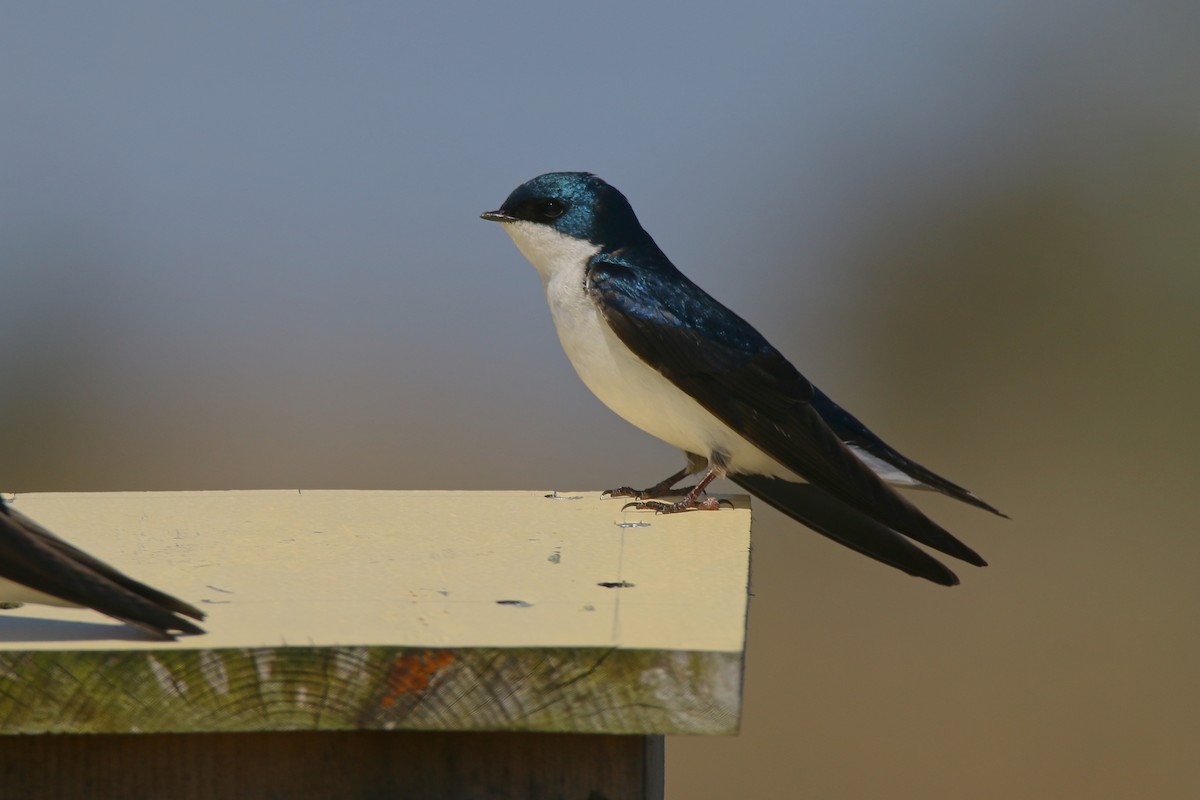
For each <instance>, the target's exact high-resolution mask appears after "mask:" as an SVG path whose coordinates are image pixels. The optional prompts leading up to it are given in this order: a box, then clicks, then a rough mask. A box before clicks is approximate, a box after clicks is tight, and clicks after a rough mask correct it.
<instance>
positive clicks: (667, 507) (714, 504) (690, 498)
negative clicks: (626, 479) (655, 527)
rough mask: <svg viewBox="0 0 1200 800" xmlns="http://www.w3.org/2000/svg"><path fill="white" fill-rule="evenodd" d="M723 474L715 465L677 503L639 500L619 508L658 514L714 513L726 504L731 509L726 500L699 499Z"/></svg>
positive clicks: (730, 504)
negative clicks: (684, 512)
mask: <svg viewBox="0 0 1200 800" xmlns="http://www.w3.org/2000/svg"><path fill="white" fill-rule="evenodd" d="M724 474H725V470H724V469H722V468H721V467H719V466H717V465H715V464H714V465H713V466H712V467H711V468H710V469H709V470H708V472H707V473H706V474H705V476H704V477H703V478H701V479H700V481H699V482H698V483H697V484H696V485H695V486H693V487H692V490H691V491H690V492H688V493H687V494H686V495H685V496H684V498H683V499H682V500H680V501H679V502H678V503H662V502H659V501H657V500H639V501H635V502H632V503H626V504H625V505H623V506H621V510H622V511H624V510H625V509H627V508H637V509H642V510H646V511H655V512H658V513H659V514H675V513H678V512H680V511H716V510H717V509H718V508H720V507H721V503H725V504H727V505H728V506H729V507H730V508H733V503H730V502H729V501H728V500H718V499H716V498H715V497H706V498H704V499H703V500H701V499H699V498H700V495H702V494H704V490H705V489H706V488H707V487H708V485H709V484H710V483H712V482H713V479H715V478H719V477H721V476H722V475H724Z"/></svg>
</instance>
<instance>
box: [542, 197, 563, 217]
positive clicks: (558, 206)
mask: <svg viewBox="0 0 1200 800" xmlns="http://www.w3.org/2000/svg"><path fill="white" fill-rule="evenodd" d="M538 210H539V211H541V213H542V216H543V217H545V218H546V219H557V218H558V217H561V216H562V215H563V212H564V211H566V210H567V207H566V206H565V205H563V204H562V203H561V202H559V201H558V200H547V201H545V202H544V203H542V205H541V208H539V209H538Z"/></svg>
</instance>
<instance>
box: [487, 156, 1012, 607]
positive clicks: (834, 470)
mask: <svg viewBox="0 0 1200 800" xmlns="http://www.w3.org/2000/svg"><path fill="white" fill-rule="evenodd" d="M482 217H483V219H486V220H492V221H494V222H499V223H501V224H502V225H503V226H504V229H505V230H506V231H507V232H508V234H509V236H511V237H512V239H513V241H514V242H516V245H517V247H518V249H520V251H521V253H523V254H524V256H525V257H526V258H527V259H529V261H530V262H531V263H532V264H533V266H534V267H535V268H536V269H537V271H538V274H539V275H540V276H541V278H542V285H543V287H544V289H545V292H546V301H547V302H548V303H549V305H550V314H551V316H552V317H553V319H554V326H555V328H556V329H557V331H558V338H559V341H560V342H561V343H562V346H563V349H564V350H565V351H566V353H567V356H568V358H570V360H571V363H572V365H573V366H574V367H575V371H576V372H577V373H578V374H579V377H580V378H582V379H583V382H584V383H585V384H586V385H587V387H588V388H589V389H591V390H592V392H593V393H594V394H595V395H596V396H597V397H598V398H600V400H601V401H603V402H604V404H605V405H607V406H608V407H609V408H610V409H612V410H613V411H615V412H616V413H617V414H618V415H619V416H621V417H623V418H625V419H626V420H627V421H628V422H630V423H632V424H633V425H636V426H637V427H639V428H641V429H642V430H643V431H645V432H647V433H649V434H651V435H652V436H656V437H658V438H659V439H662V440H663V441H665V442H667V443H668V444H671V445H674V446H675V447H678V448H679V449H680V450H682V451H683V452H684V454H685V456H686V458H687V465H686V466H685V467H684V468H683V469H681V470H680V471H679V472H677V473H675V474H674V475H671V476H670V477H669V478H666V479H665V480H663V481H661V482H660V483H658V484H656V485H655V486H652V487H650V488H649V489H644V490H641V491H637V490H633V489H630V488H629V487H621V488H620V489H614V490H610V491H609V492H606V494H610V495H613V496H624V497H634V498H636V501H637V502H633V503H628V504H626V507H629V506H633V507H635V508H642V509H653V510H655V511H658V512H663V513H672V512H678V511H689V510H694V509H703V510H714V509H716V508H718V507H719V506H718V503H717V502H716V501H714V500H712V499H709V498H704V497H702V495H703V493H704V490H705V488H706V487H707V486H708V484H709V483H710V482H711V481H712V480H713V479H715V478H718V477H728V478H729V479H731V480H732V481H733V482H734V483H736V484H738V485H739V486H741V487H742V488H744V489H746V490H747V491H749V492H750V493H751V494H752V495H754V496H756V497H758V498H760V499H762V500H763V501H765V502H766V503H768V504H769V505H771V506H774V507H775V508H777V509H778V510H780V511H782V512H783V513H784V514H787V515H788V516H790V517H792V518H793V519H795V520H797V521H798V522H801V523H803V524H804V525H807V526H808V527H810V528H812V529H813V530H815V531H817V532H818V533H821V534H824V535H825V536H828V537H829V538H831V539H833V540H835V541H837V542H840V543H842V544H843V545H845V546H847V547H850V548H852V549H854V550H857V551H859V552H860V553H863V554H865V555H867V556H870V557H871V558H874V559H877V560H879V561H882V562H883V563H885V564H890V565H892V566H893V567H897V568H899V569H901V570H903V571H905V572H907V573H909V574H911V575H917V576H919V577H922V578H927V579H928V580H931V581H933V582H935V583H939V584H943V585H945V586H952V585H954V584H956V583H958V577H957V576H956V575H955V574H954V573H953V572H951V571H950V570H949V569H948V568H947V567H946V566H945V565H944V564H942V563H941V562H940V561H938V560H937V559H935V558H933V557H932V556H930V555H929V554H928V553H926V552H925V551H924V550H922V549H921V548H919V547H917V546H916V545H914V544H913V543H912V542H910V541H909V539H912V540H915V541H917V542H920V543H922V544H924V545H927V546H929V547H932V548H934V549H935V550H939V551H941V552H943V553H945V554H947V555H950V556H954V557H955V558H959V559H962V560H963V561H966V562H967V563H969V564H974V565H976V566H980V567H982V566H985V565H986V562H985V561H984V560H983V559H982V558H980V557H979V555H978V554H976V553H975V552H974V551H973V550H971V549H970V548H969V547H967V546H966V545H964V544H963V543H962V542H960V541H958V540H957V539H955V538H954V537H953V536H952V535H950V534H949V533H948V532H947V531H945V530H944V529H942V528H941V527H940V526H939V525H937V523H935V522H933V521H932V520H931V519H929V518H928V517H926V516H925V514H923V513H922V512H921V511H920V510H919V509H918V508H917V507H916V506H915V505H913V504H912V503H911V502H909V501H908V500H907V499H906V498H904V497H902V496H901V495H900V493H899V492H897V491H896V490H894V489H893V488H891V486H890V485H889V484H892V485H896V486H904V487H911V488H920V489H933V490H936V491H939V492H942V493H943V494H947V495H949V496H951V497H953V498H956V499H958V500H961V501H963V502H965V503H969V504H971V505H973V506H977V507H979V508H982V509H985V510H987V511H990V512H992V513H994V514H998V515H1000V516H1004V515H1003V514H1001V512H999V511H997V510H996V509H995V508H993V507H992V506H990V505H988V504H987V503H985V502H983V501H982V500H980V499H979V498H978V497H976V496H975V495H973V494H972V493H971V492H969V491H967V490H966V489H964V488H962V487H961V486H958V485H956V484H954V483H951V482H950V481H948V480H946V479H945V478H942V477H940V476H938V475H936V474H934V473H933V472H931V471H930V470H928V469H926V468H924V467H922V466H921V465H919V464H917V463H915V462H913V461H911V460H909V459H908V458H905V457H904V456H903V455H901V454H900V453H898V452H897V451H896V450H894V449H892V448H891V447H889V446H888V445H887V444H885V443H884V442H883V440H882V439H880V438H879V437H878V436H876V435H875V434H873V433H872V432H871V431H870V430H868V429H867V427H866V426H865V425H863V424H862V423H861V422H859V421H858V420H857V419H856V418H855V417H854V416H852V415H851V414H850V413H849V412H847V411H845V410H844V409H842V408H841V407H840V406H839V405H837V404H836V403H834V402H833V401H832V400H830V399H829V397H827V396H826V395H825V394H824V393H822V392H821V391H820V390H819V389H817V388H816V387H815V386H813V385H812V384H811V383H809V382H808V380H806V379H805V377H804V376H803V375H801V374H800V373H799V372H798V371H797V370H796V368H795V367H793V366H792V365H791V364H790V363H789V362H788V360H787V359H786V358H784V357H783V356H782V355H780V353H779V351H777V350H776V349H775V348H774V347H772V346H771V345H770V344H769V343H768V342H767V340H766V339H764V338H763V336H762V335H761V334H760V333H759V332H758V331H756V330H755V329H754V328H753V327H751V326H750V324H749V323H747V322H746V321H745V320H743V319H742V318H741V317H739V316H738V315H737V314H734V313H733V312H732V311H730V310H729V309H727V308H726V307H725V306H723V305H721V304H720V303H719V302H717V301H716V300H715V299H713V298H712V297H711V296H709V295H708V294H707V293H706V292H705V291H704V290H703V289H701V288H700V287H699V286H697V285H696V284H694V283H692V281H690V280H689V279H688V278H687V277H686V276H684V275H683V273H681V272H680V271H679V270H678V269H676V268H675V266H674V265H673V264H671V262H670V261H669V260H668V259H667V257H666V255H665V254H664V253H663V251H662V250H660V249H659V247H658V245H657V244H655V243H654V240H653V239H652V238H650V234H648V233H647V232H646V231H645V229H643V228H642V226H641V224H640V223H639V222H638V219H637V216H636V215H635V214H634V213H633V208H632V207H631V206H630V205H629V201H628V200H626V199H625V196H624V195H623V194H621V193H620V192H619V191H617V190H616V189H615V188H613V187H612V186H609V185H608V184H607V183H605V182H604V181H603V180H601V179H600V178H598V177H596V176H595V175H592V174H589V173H586V172H551V173H548V174H546V175H541V176H539V177H537V178H534V179H533V180H531V181H528V182H527V183H524V184H522V185H521V186H519V187H517V188H516V189H515V190H514V191H513V193H512V194H510V195H509V196H508V199H507V200H505V201H504V204H503V205H502V206H500V208H499V209H497V210H496V211H488V212H486V213H484V214H483V215H482ZM699 473H703V474H702V476H701V478H700V480H699V481H698V482H697V483H696V485H695V486H690V487H683V488H680V489H677V490H673V489H672V487H674V486H675V484H676V483H678V482H680V481H682V480H683V479H684V478H686V477H687V476H688V475H693V474H699ZM678 494H682V495H683V499H682V500H680V501H678V502H675V503H665V502H656V501H654V500H652V499H651V498H655V497H662V496H665V495H678ZM905 537H908V538H905Z"/></svg>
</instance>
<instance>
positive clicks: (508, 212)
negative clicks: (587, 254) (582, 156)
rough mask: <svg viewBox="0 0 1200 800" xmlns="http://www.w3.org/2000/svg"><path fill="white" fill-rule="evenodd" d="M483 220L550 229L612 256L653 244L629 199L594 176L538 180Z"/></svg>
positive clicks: (562, 174) (523, 186) (541, 177)
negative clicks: (529, 223) (633, 247)
mask: <svg viewBox="0 0 1200 800" xmlns="http://www.w3.org/2000/svg"><path fill="white" fill-rule="evenodd" d="M481 216H482V217H483V219H487V220H492V221H494V222H531V223H534V224H536V225H545V226H546V227H548V228H551V229H553V230H556V231H558V232H559V233H561V234H564V235H566V236H571V237H573V238H575V239H581V240H584V241H587V242H591V243H592V244H595V245H598V246H599V247H600V248H601V249H602V250H607V251H612V250H617V249H619V248H622V247H628V246H632V245H638V244H644V243H645V242H646V241H647V240H649V239H650V235H649V234H648V233H646V231H645V230H643V228H642V226H641V224H640V223H639V222H638V219H637V215H636V214H634V213H633V208H632V207H631V206H630V205H629V201H628V200H626V199H625V195H623V194H621V193H620V192H619V191H617V190H616V189H615V188H613V187H612V186H609V185H608V184H607V183H605V182H604V181H603V180H601V179H600V178H597V177H596V176H595V175H592V174H591V173H590V172H548V173H546V174H545V175H539V176H538V177H536V178H534V179H533V180H531V181H526V182H525V183H523V184H521V185H520V186H518V187H517V188H516V189H514V190H513V193H512V194H510V195H509V196H508V199H507V200H505V201H504V205H502V206H500V208H498V209H497V210H495V211H488V212H486V213H484V214H482V215H481Z"/></svg>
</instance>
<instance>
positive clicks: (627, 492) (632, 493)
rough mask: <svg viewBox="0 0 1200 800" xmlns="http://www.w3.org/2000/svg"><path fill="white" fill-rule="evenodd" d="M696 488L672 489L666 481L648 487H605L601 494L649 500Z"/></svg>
mask: <svg viewBox="0 0 1200 800" xmlns="http://www.w3.org/2000/svg"><path fill="white" fill-rule="evenodd" d="M695 488H696V487H695V486H680V487H679V488H678V489H672V488H671V487H670V486H668V485H666V484H665V483H660V484H658V485H657V486H651V487H649V488H648V489H634V488H632V487H630V486H621V487H619V488H617V489H605V490H604V491H603V492H601V493H600V496H601V497H632V498H633V499H634V500H649V499H651V498H654V497H666V496H667V495H685V494H688V493H689V492H691V491H692V490H693V489H695Z"/></svg>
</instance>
